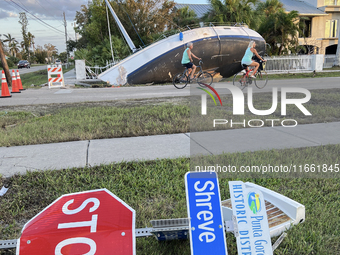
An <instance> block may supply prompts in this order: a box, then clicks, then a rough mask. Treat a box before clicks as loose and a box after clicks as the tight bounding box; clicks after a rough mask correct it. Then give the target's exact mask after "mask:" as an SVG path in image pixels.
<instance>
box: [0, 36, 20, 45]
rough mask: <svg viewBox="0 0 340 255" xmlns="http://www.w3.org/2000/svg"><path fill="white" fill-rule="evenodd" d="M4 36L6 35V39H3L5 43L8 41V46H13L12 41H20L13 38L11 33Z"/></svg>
mask: <svg viewBox="0 0 340 255" xmlns="http://www.w3.org/2000/svg"><path fill="white" fill-rule="evenodd" d="M4 36H5V37H6V39H5V40H3V42H4V43H5V42H7V43H8V47H11V46H10V45H11V44H12V43H14V42H15V43H18V41H17V40H15V38H12V36H11V34H10V33H8V34H7V35H5V34H4Z"/></svg>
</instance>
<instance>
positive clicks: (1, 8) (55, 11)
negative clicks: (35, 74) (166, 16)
mask: <svg viewBox="0 0 340 255" xmlns="http://www.w3.org/2000/svg"><path fill="white" fill-rule="evenodd" d="M176 2H177V3H197V4H203V3H208V1H207V0H177V1H176ZM87 3H88V0H58V1H57V0H0V35H2V36H1V39H4V38H5V37H4V36H3V34H8V33H9V34H11V36H12V37H14V38H15V39H16V40H17V41H18V42H19V43H20V42H21V41H22V40H23V39H22V34H21V25H20V24H19V13H20V12H25V11H28V12H26V16H27V19H28V27H27V31H28V32H31V33H32V34H33V35H34V36H35V45H36V46H37V45H40V46H44V44H47V43H51V44H53V45H55V46H56V47H57V49H58V53H61V52H64V51H66V46H65V27H64V18H63V12H65V16H66V22H67V32H68V37H69V39H72V40H75V33H74V30H73V28H72V26H71V23H74V18H75V15H76V11H80V6H81V5H83V4H85V5H86V4H87ZM33 15H34V16H35V17H34V16H33ZM38 19H40V21H39V20H38Z"/></svg>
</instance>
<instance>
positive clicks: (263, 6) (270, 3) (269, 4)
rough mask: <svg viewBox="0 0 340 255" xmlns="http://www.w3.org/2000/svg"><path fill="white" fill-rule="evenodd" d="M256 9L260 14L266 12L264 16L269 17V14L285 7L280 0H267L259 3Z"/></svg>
mask: <svg viewBox="0 0 340 255" xmlns="http://www.w3.org/2000/svg"><path fill="white" fill-rule="evenodd" d="M256 10H257V12H258V13H259V14H261V13H262V14H264V18H268V17H269V15H272V14H275V13H277V12H279V11H280V10H284V9H283V4H282V3H281V2H280V1H279V0H267V1H266V2H261V3H259V4H258V6H257V8H256Z"/></svg>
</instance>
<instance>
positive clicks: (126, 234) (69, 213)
mask: <svg viewBox="0 0 340 255" xmlns="http://www.w3.org/2000/svg"><path fill="white" fill-rule="evenodd" d="M17 254H20V255H29V254H32V255H33V254H35V255H36V254H54V255H74V254H86V255H93V254H96V255H101V254H102V255H104V254H105V255H107V254H115V255H135V254H136V247H135V211H134V210H133V209H132V208H131V207H130V206H128V205H127V204H126V203H125V202H124V201H122V200H121V199H119V198H118V197H117V196H115V195H114V194H113V193H111V192H110V191H108V190H106V189H100V190H91V191H85V192H80V193H74V194H67V195H63V196H62V197H60V198H58V199H57V200H55V201H54V202H53V203H52V204H50V205H49V206H48V207H46V208H45V209H44V210H43V211H42V212H40V213H39V214H38V215H36V216H35V217H34V218H33V219H31V220H30V221H29V222H28V223H27V224H26V225H25V226H24V228H23V230H22V234H21V237H20V239H19V241H18V247H17Z"/></svg>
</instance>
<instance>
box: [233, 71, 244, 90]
mask: <svg viewBox="0 0 340 255" xmlns="http://www.w3.org/2000/svg"><path fill="white" fill-rule="evenodd" d="M233 85H234V86H236V87H238V88H240V89H242V90H243V89H244V88H245V87H246V85H247V77H246V75H245V74H244V73H242V72H238V73H237V74H235V76H234V79H233Z"/></svg>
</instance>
